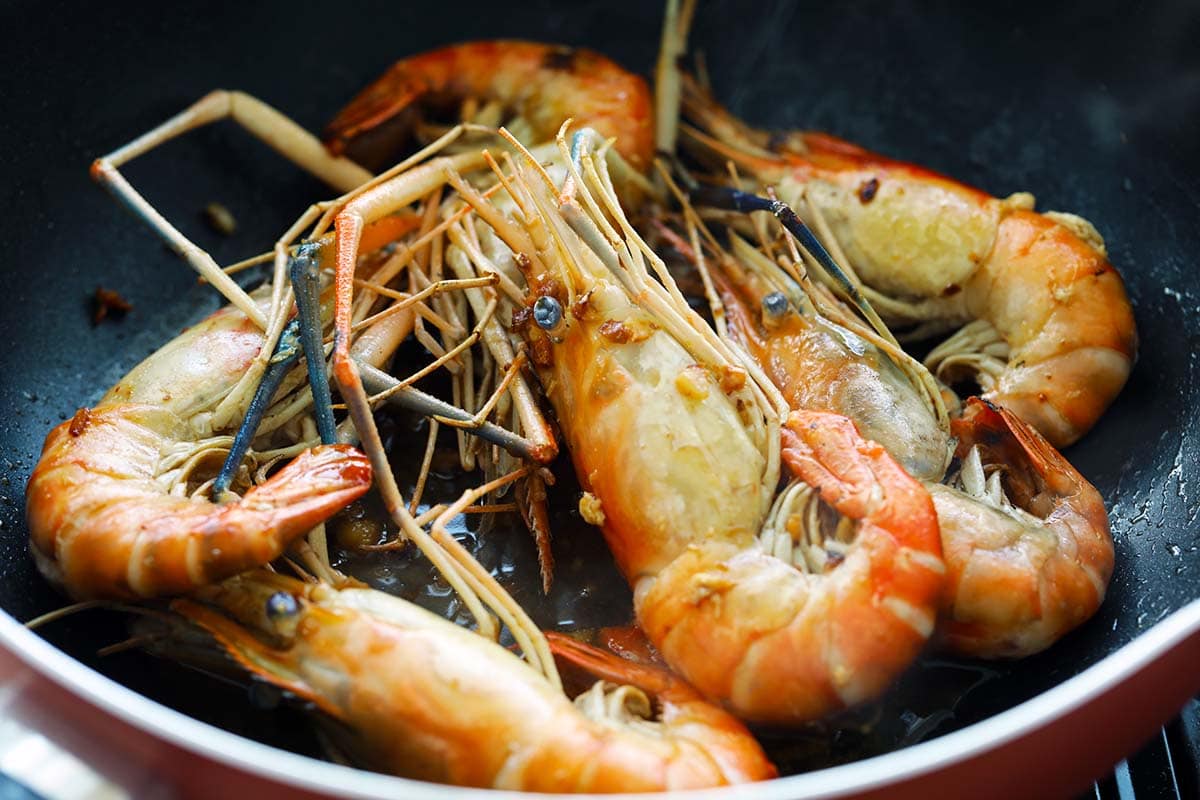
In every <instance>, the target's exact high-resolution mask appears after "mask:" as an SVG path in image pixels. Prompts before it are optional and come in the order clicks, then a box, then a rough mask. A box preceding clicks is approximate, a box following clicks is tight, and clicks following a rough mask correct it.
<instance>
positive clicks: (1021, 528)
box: [929, 398, 1113, 658]
mask: <svg viewBox="0 0 1200 800" xmlns="http://www.w3.org/2000/svg"><path fill="white" fill-rule="evenodd" d="M954 434H955V436H957V437H958V440H959V444H958V454H959V457H960V458H961V459H962V467H961V470H960V472H959V474H958V476H957V478H956V479H955V481H954V483H953V485H952V486H938V485H931V486H929V491H930V493H931V494H932V495H933V502H934V505H935V506H936V507H937V512H938V520H939V522H940V524H941V528H942V548H943V552H944V554H945V559H946V570H947V586H946V594H945V595H944V600H943V604H942V618H941V622H940V624H939V629H938V639H939V640H940V641H941V642H942V643H943V644H944V645H945V646H947V647H948V648H950V649H951V650H954V651H955V652H958V653H962V654H964V655H970V656H977V657H984V658H996V657H1003V658H1019V657H1021V656H1026V655H1030V654H1032V653H1036V652H1038V651H1040V650H1044V649H1045V648H1047V647H1049V646H1050V645H1051V644H1053V643H1054V642H1056V641H1057V640H1058V639H1059V638H1061V637H1062V636H1063V635H1065V634H1066V633H1068V632H1069V631H1071V630H1073V629H1074V628H1075V627H1077V626H1078V625H1080V624H1081V623H1083V622H1084V621H1085V620H1087V619H1088V618H1090V617H1091V616H1092V614H1094V613H1095V612H1096V609H1097V608H1098V607H1099V606H1100V603H1101V601H1103V599H1104V594H1105V590H1106V588H1107V587H1108V581H1109V578H1110V577H1111V575H1112V570H1113V542H1112V535H1111V533H1110V532H1109V524H1108V515H1107V514H1106V513H1105V510H1104V501H1103V500H1102V499H1101V497H1100V493H1099V492H1097V491H1096V489H1095V487H1093V486H1092V485H1091V484H1090V483H1088V481H1087V480H1085V479H1084V478H1083V476H1082V475H1080V474H1079V473H1078V472H1077V471H1076V470H1075V468H1074V467H1072V466H1071V465H1070V464H1069V463H1068V462H1067V460H1066V459H1065V458H1063V457H1062V456H1061V455H1060V454H1059V453H1058V451H1056V450H1055V449H1054V448H1053V447H1051V446H1050V444H1049V443H1048V442H1046V440H1045V439H1044V438H1042V436H1041V435H1039V434H1038V433H1037V431H1036V430H1034V429H1033V428H1032V427H1030V426H1029V425H1027V424H1026V423H1024V422H1022V421H1021V419H1020V418H1019V417H1018V416H1017V415H1016V414H1014V413H1013V412H1011V411H1009V410H1008V409H1005V408H1003V407H1000V408H996V407H994V406H991V405H989V404H987V403H985V402H983V401H981V400H979V399H977V398H972V399H971V400H969V401H968V402H967V405H966V411H965V413H964V414H963V416H962V418H961V419H959V420H956V421H955V423H954Z"/></svg>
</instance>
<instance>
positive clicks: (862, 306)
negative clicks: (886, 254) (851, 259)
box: [690, 184, 892, 340]
mask: <svg viewBox="0 0 1200 800" xmlns="http://www.w3.org/2000/svg"><path fill="white" fill-rule="evenodd" d="M690 194H691V197H692V201H693V203H694V204H696V205H705V206H712V207H713V208H720V209H724V210H726V211H738V212H741V213H743V214H749V213H750V212H752V211H766V212H767V213H768V214H771V215H773V216H774V217H775V218H776V219H777V220H779V222H780V224H781V225H783V227H784V229H785V230H787V232H788V233H790V234H791V235H792V236H795V237H796V240H797V241H798V242H800V244H801V245H802V246H803V247H804V249H805V250H807V251H808V252H809V253H810V254H811V255H812V257H813V258H814V259H816V261H817V263H818V264H820V265H821V267H822V268H823V269H824V270H825V273H826V274H827V275H829V277H830V278H832V279H833V281H834V283H836V284H837V285H838V287H839V288H840V289H841V290H842V291H843V292H845V294H846V296H847V297H848V298H849V299H850V302H852V303H853V304H854V306H855V307H856V308H857V309H858V310H859V311H861V312H862V314H863V316H864V317H865V318H866V319H867V320H868V321H869V322H870V323H871V325H872V327H874V328H875V329H876V331H877V332H878V333H879V335H881V336H883V337H884V338H886V339H889V340H891V338H892V335H891V332H890V331H888V329H887V326H886V325H884V324H883V321H882V320H881V319H880V318H879V315H878V314H876V313H875V309H874V308H873V307H872V306H871V302H870V301H869V300H867V298H866V297H864V296H863V294H862V292H860V291H859V290H858V287H857V286H855V285H854V282H853V281H851V280H850V278H849V277H847V276H846V273H845V271H843V270H842V268H841V267H839V266H838V264H837V262H836V261H834V260H833V256H831V255H829V251H828V250H826V249H825V246H824V245H823V244H821V242H820V240H819V239H817V237H816V235H815V234H814V233H813V232H812V229H811V228H809V227H808V226H807V225H805V224H804V220H802V219H800V217H799V216H798V215H797V214H796V212H795V211H793V210H792V209H791V207H790V206H788V204H787V203H784V202H783V201H781V200H772V199H771V198H769V197H761V196H759V195H756V194H751V193H750V192H743V191H741V190H739V189H730V188H728V187H726V186H714V185H711V184H702V185H700V186H699V187H698V188H695V189H693V190H692V191H691V192H690Z"/></svg>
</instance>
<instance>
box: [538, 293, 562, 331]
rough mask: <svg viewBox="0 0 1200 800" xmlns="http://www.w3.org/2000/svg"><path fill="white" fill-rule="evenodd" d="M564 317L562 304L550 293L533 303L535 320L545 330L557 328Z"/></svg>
mask: <svg viewBox="0 0 1200 800" xmlns="http://www.w3.org/2000/svg"><path fill="white" fill-rule="evenodd" d="M562 318H563V310H562V304H561V303H559V302H558V301H557V300H555V299H554V298H553V297H550V296H549V295H542V296H541V297H539V298H538V299H537V302H535V303H534V304H533V321H534V322H536V323H537V326H538V327H539V328H541V329H542V330H544V331H552V330H554V329H555V328H557V327H558V324H559V323H560V322H562Z"/></svg>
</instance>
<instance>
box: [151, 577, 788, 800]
mask: <svg viewBox="0 0 1200 800" xmlns="http://www.w3.org/2000/svg"><path fill="white" fill-rule="evenodd" d="M199 597H200V598H201V599H202V600H203V601H204V602H205V603H207V604H208V605H200V604H199V603H196V602H194V601H191V600H177V601H175V602H174V603H173V606H172V607H173V609H174V610H175V611H177V612H179V613H180V614H182V615H183V616H185V617H187V618H188V619H189V620H191V621H192V622H194V623H196V624H198V625H200V626H201V627H203V628H204V629H205V630H207V631H208V632H209V633H211V634H212V635H213V636H214V637H215V638H216V639H217V641H218V642H219V644H220V645H221V646H222V647H223V648H224V649H225V651H226V652H228V653H229V654H230V655H231V656H233V657H234V658H235V659H236V660H237V662H238V663H239V664H241V665H242V666H243V667H244V668H245V669H247V670H249V671H250V672H251V673H252V674H254V675H256V676H258V677H259V678H261V679H263V680H266V681H268V682H270V683H272V684H274V685H276V686H279V687H281V688H283V689H286V690H288V691H290V692H293V693H295V694H296V695H298V696H299V697H301V698H303V699H305V700H308V701H310V702H312V703H314V704H315V705H316V706H317V707H318V708H319V709H320V710H321V711H323V712H325V713H326V714H327V715H328V716H329V717H330V718H332V719H333V720H335V721H337V722H339V723H341V724H343V725H345V726H346V727H347V728H349V732H350V736H343V739H344V744H345V746H346V748H347V749H348V750H349V752H350V753H351V754H352V755H353V756H355V757H357V758H359V759H361V760H362V761H363V762H365V763H366V764H368V765H370V766H372V767H375V768H377V769H381V770H385V771H388V772H393V773H397V774H400V775H406V776H409V777H413V778H419V779H423V780H432V781H438V782H442V783H452V784H457V785H463V786H483V787H491V788H496V789H512V790H526V791H547V792H588V791H591V792H617V791H624V792H638V791H661V790H670V789H685V788H696V787H703V786H714V785H723V784H727V783H741V782H745V781H751V780H760V779H765V778H770V777H774V775H775V774H776V773H775V769H774V767H772V766H771V764H770V762H768V761H767V759H766V757H765V756H764V755H763V753H762V750H761V749H760V748H759V746H758V744H757V742H755V740H754V738H753V737H752V736H751V735H750V733H749V732H748V731H747V730H746V729H745V728H744V727H743V726H742V725H741V724H740V723H739V722H738V721H737V720H736V719H734V718H733V717H731V716H729V715H728V714H727V713H725V712H723V711H721V710H720V709H719V708H717V707H715V706H712V705H711V704H708V703H706V702H704V701H703V700H701V699H699V698H698V697H696V696H694V695H689V694H688V692H687V690H686V687H682V686H680V685H678V683H677V682H673V681H670V680H667V679H665V678H664V677H662V676H661V675H659V674H658V673H657V672H655V671H652V670H648V669H646V668H642V669H638V668H636V667H635V666H633V665H630V668H629V669H627V670H623V669H621V667H620V665H619V664H617V663H615V661H616V659H614V660H612V661H607V662H606V661H603V660H602V659H597V660H596V666H597V668H603V669H604V672H605V675H604V676H605V677H607V678H612V679H615V680H620V681H623V682H626V681H627V682H632V683H634V684H636V685H637V686H638V687H639V688H635V687H631V686H622V687H620V688H614V687H608V686H604V685H603V684H597V685H596V687H594V688H593V689H592V690H591V691H589V692H587V693H585V694H584V695H583V696H582V697H581V699H580V700H577V701H576V704H575V705H572V703H571V702H570V701H569V700H568V699H567V697H566V696H565V695H564V694H563V693H562V692H561V690H559V689H558V688H556V687H555V686H553V685H552V684H551V683H550V682H549V681H547V680H546V679H545V678H543V677H542V676H541V675H539V674H537V673H536V672H535V671H534V670H533V669H531V668H530V667H529V666H528V665H526V664H525V663H523V662H522V661H521V660H520V659H519V658H517V657H516V656H515V655H513V654H512V653H510V652H508V651H507V650H505V649H504V648H503V647H501V646H499V645H498V644H496V643H495V642H492V641H489V640H487V639H485V638H483V637H481V636H478V635H476V634H474V633H472V632H470V631H468V630H466V629H465V628H461V627H459V626H457V625H455V624H453V623H451V622H449V621H447V620H445V619H442V618H441V617H439V616H437V615H435V614H432V613H430V612H428V611H425V610H424V609H422V608H420V607H419V606H416V605H413V604H412V603H408V602H406V601H404V600H401V599H399V598H397V597H393V596H391V595H387V594H383V593H381V592H377V591H373V590H370V589H354V588H349V589H342V590H340V591H336V590H334V589H332V588H331V587H329V586H327V585H324V584H310V583H304V582H302V581H299V580H296V579H293V578H288V577H285V576H282V575H279V574H274V573H267V572H263V571H260V572H257V573H249V574H246V575H243V576H239V577H237V578H233V579H231V580H229V581H226V582H225V583H223V584H219V585H216V586H213V587H209V588H206V589H205V590H203V592H202V593H201V594H200V595H199ZM218 609H219V610H218ZM222 612H225V613H222ZM227 614H228V615H229V616H227ZM230 616H232V617H233V619H231V618H230ZM235 619H236V620H237V621H235ZM238 622H240V623H241V624H238ZM243 626H248V628H249V629H247V627H243ZM256 634H257V635H256ZM647 693H648V694H650V695H653V696H657V699H658V700H659V701H660V702H661V703H662V706H663V713H662V715H661V717H660V719H658V720H654V719H652V718H651V714H650V708H651V705H650V702H649V698H648V697H647ZM339 741H341V740H339Z"/></svg>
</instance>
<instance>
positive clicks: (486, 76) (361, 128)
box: [325, 40, 654, 170]
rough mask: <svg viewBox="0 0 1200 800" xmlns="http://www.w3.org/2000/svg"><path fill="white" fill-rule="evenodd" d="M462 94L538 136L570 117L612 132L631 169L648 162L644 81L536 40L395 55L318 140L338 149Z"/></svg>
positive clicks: (455, 101) (549, 134)
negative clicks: (516, 119) (500, 110)
mask: <svg viewBox="0 0 1200 800" xmlns="http://www.w3.org/2000/svg"><path fill="white" fill-rule="evenodd" d="M467 99H471V100H474V101H478V102H481V103H489V102H496V103H498V104H499V105H500V106H501V107H502V108H503V109H504V111H505V112H506V113H508V114H515V115H517V116H519V117H520V118H521V119H523V120H524V121H525V122H526V123H527V124H528V125H529V126H530V128H531V132H532V134H533V135H534V136H536V137H537V138H538V140H539V141H549V140H550V139H552V138H554V134H555V133H556V132H557V131H558V128H559V126H561V125H562V123H563V122H565V121H566V120H567V119H571V118H574V120H575V123H576V124H577V125H580V126H585V127H591V128H595V129H596V130H597V131H599V132H600V133H601V134H602V135H604V136H614V137H616V139H617V149H618V150H620V152H621V153H622V155H624V156H625V158H626V159H628V161H629V163H630V165H631V166H633V167H634V168H635V169H637V170H645V169H647V168H648V167H649V166H650V159H651V155H652V153H653V148H654V123H653V117H652V107H651V102H650V92H649V89H648V88H647V87H646V83H645V81H643V80H642V79H641V78H640V77H639V76H637V75H634V74H633V73H630V72H627V71H625V70H624V69H622V68H621V67H619V66H618V65H617V64H616V63H614V62H613V61H610V60H609V59H608V58H605V57H604V56H602V55H600V54H599V53H596V52H593V51H591V50H586V49H583V48H571V47H564V46H561V45H549V44H541V43H536V42H522V41H503V40H501V41H480V42H468V43H465V44H458V45H452V46H450V47H444V48H441V49H439V50H433V51H430V52H428V53H422V54H420V55H416V56H412V57H410V58H406V59H403V60H401V61H398V62H396V63H395V64H393V65H392V66H391V67H390V68H389V69H388V71H387V72H385V73H384V74H383V75H382V76H380V77H379V78H378V79H377V80H376V81H375V82H374V83H372V84H370V85H369V86H367V88H365V89H363V90H362V92H360V93H359V94H358V96H357V97H355V98H354V99H353V100H352V101H351V102H350V103H349V105H347V106H346V107H345V108H344V109H342V111H341V112H340V113H339V114H338V115H337V117H336V118H335V119H334V120H333V121H332V122H331V123H330V124H329V127H328V128H327V129H326V133H325V142H326V145H327V146H328V147H329V149H330V150H331V151H332V152H334V153H341V152H343V151H344V150H345V149H346V147H347V145H348V144H350V143H351V141H352V140H354V139H356V138H358V137H360V136H362V137H363V138H364V139H365V138H367V135H368V134H370V135H372V137H373V138H386V137H387V136H388V134H389V131H388V130H387V128H386V127H384V126H385V123H388V122H389V121H395V122H402V121H406V120H405V119H404V118H405V116H411V114H412V113H413V112H414V111H415V110H416V109H417V107H418V104H420V105H424V106H436V105H439V104H440V105H442V106H445V107H449V108H457V106H458V105H459V104H461V103H462V102H463V101H464V100H467ZM406 112H407V114H406ZM503 121H504V120H503V119H497V120H496V121H495V122H494V123H493V124H498V123H500V122H503Z"/></svg>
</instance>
